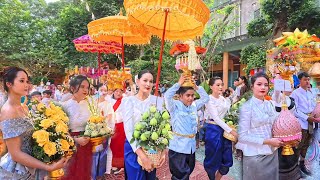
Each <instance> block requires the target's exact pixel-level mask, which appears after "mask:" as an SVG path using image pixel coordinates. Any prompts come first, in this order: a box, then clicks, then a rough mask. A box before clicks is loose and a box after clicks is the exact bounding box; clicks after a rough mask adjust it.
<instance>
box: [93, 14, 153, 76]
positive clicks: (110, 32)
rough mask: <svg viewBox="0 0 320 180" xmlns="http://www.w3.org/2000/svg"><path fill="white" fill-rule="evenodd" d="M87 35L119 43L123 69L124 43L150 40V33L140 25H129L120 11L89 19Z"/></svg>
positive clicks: (94, 38) (138, 42) (139, 42)
mask: <svg viewBox="0 0 320 180" xmlns="http://www.w3.org/2000/svg"><path fill="white" fill-rule="evenodd" d="M88 32H89V35H90V36H91V37H92V39H93V40H95V41H98V42H100V41H115V42H118V43H121V47H122V68H123V71H124V44H128V45H134V44H135V45H142V44H148V43H149V42H150V38H151V37H150V35H149V34H148V33H147V32H146V31H145V30H144V27H143V26H141V25H136V26H135V27H133V26H131V24H130V23H129V21H128V17H127V16H123V15H122V14H121V12H120V14H119V15H116V16H108V17H105V18H101V19H97V20H94V21H91V22H90V23H89V24H88Z"/></svg>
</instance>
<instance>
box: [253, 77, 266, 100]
mask: <svg viewBox="0 0 320 180" xmlns="http://www.w3.org/2000/svg"><path fill="white" fill-rule="evenodd" d="M268 90H269V82H268V80H267V79H266V78H264V77H258V78H257V80H256V81H255V82H254V84H253V86H252V92H253V95H254V96H255V97H257V98H262V99H263V98H264V96H265V95H267V93H268Z"/></svg>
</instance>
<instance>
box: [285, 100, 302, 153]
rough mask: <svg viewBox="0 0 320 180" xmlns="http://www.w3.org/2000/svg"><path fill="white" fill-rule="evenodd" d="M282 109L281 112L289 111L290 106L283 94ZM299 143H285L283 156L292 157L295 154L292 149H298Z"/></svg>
mask: <svg viewBox="0 0 320 180" xmlns="http://www.w3.org/2000/svg"><path fill="white" fill-rule="evenodd" d="M282 102H283V103H282V107H281V110H287V111H289V110H288V105H287V104H286V96H285V95H284V94H283V101H282ZM298 143H299V142H298V141H296V140H294V141H287V142H284V144H285V145H284V146H283V148H282V152H281V154H282V155H284V156H291V155H293V154H294V151H293V148H292V147H296V146H297V145H298Z"/></svg>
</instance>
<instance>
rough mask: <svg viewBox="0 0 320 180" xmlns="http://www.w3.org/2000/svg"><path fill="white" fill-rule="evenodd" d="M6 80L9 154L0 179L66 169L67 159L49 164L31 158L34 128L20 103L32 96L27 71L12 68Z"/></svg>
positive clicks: (3, 115)
mask: <svg viewBox="0 0 320 180" xmlns="http://www.w3.org/2000/svg"><path fill="white" fill-rule="evenodd" d="M3 79H4V80H3V82H4V89H5V91H6V92H7V93H8V99H7V101H6V102H5V104H4V105H3V106H2V108H1V112H0V130H1V131H2V133H3V139H4V141H5V144H6V146H7V147H8V153H7V154H5V155H4V156H3V157H2V158H1V160H0V179H6V180H16V179H34V170H35V169H42V170H45V171H53V170H57V169H60V168H63V167H64V166H65V165H66V163H67V159H66V158H61V159H60V160H59V161H58V162H56V163H52V164H50V165H49V164H46V163H44V162H41V161H40V160H37V159H36V158H34V157H32V156H31V151H32V146H31V139H32V133H33V126H32V124H31V121H30V120H29V119H28V117H27V112H26V110H25V109H24V108H23V106H22V105H21V103H20V99H21V97H22V96H26V95H27V93H28V88H29V84H28V81H29V78H28V74H27V72H26V71H25V70H23V69H21V68H18V67H9V68H8V69H6V70H5V72H4V75H3Z"/></svg>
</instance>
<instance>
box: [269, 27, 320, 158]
mask: <svg viewBox="0 0 320 180" xmlns="http://www.w3.org/2000/svg"><path fill="white" fill-rule="evenodd" d="M282 35H283V36H281V37H279V38H277V39H275V40H274V43H275V46H276V47H274V48H272V49H269V50H267V61H266V71H267V74H268V75H269V76H270V78H271V82H273V80H274V78H279V77H280V78H281V79H284V80H288V81H290V83H291V85H292V86H293V85H294V84H295V85H296V84H297V83H296V82H295V80H294V76H296V75H297V74H298V73H299V72H300V71H306V72H308V71H309V70H310V71H309V73H310V74H311V76H312V77H313V78H315V79H318V80H319V79H320V72H319V65H320V64H319V63H317V62H320V51H319V50H320V49H319V45H320V39H319V38H318V37H317V36H315V35H310V34H308V31H307V30H304V31H303V32H301V31H300V30H299V29H296V30H295V31H294V32H283V33H282ZM317 69H318V70H317ZM285 102H286V101H285V96H284V97H283V100H282V111H281V112H280V114H279V116H278V118H277V119H276V121H275V122H274V124H273V128H272V133H273V137H275V138H280V139H281V140H282V141H283V142H284V143H285V145H284V147H283V151H282V155H292V154H293V153H294V152H293V149H292V147H293V146H296V145H297V144H298V142H299V141H300V140H301V127H300V124H299V122H298V120H297V118H296V117H295V116H294V115H293V114H292V113H291V112H290V111H289V110H288V108H287V107H288V105H287V104H286V103H285ZM318 109H320V108H319V106H318Z"/></svg>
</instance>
